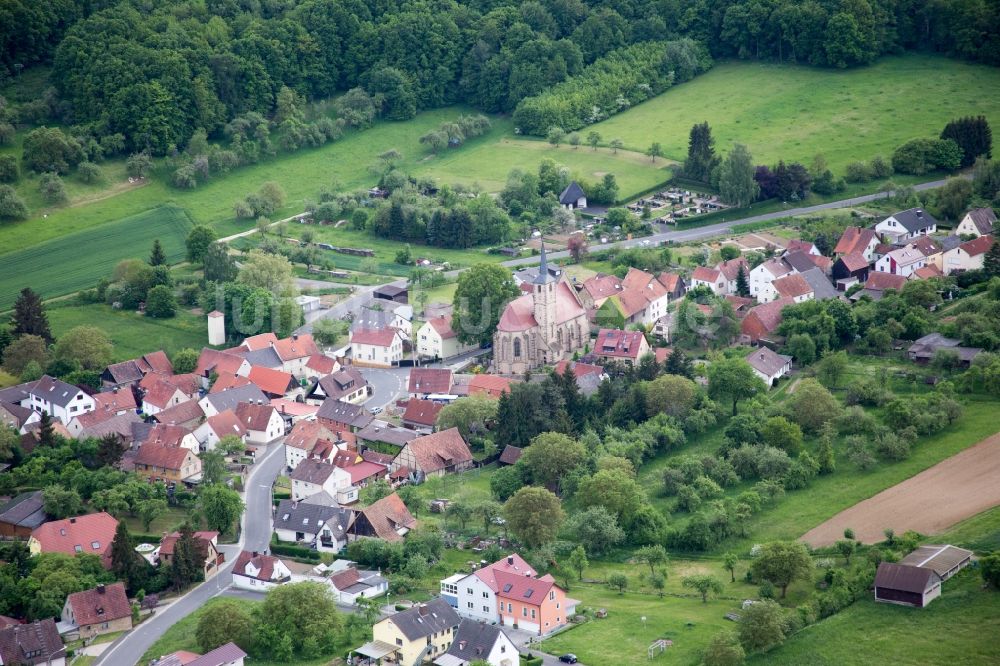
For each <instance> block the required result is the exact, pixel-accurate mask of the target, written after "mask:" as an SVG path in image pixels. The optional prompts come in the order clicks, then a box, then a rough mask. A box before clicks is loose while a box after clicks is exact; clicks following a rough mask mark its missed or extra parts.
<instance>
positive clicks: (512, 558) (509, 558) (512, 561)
mask: <svg viewBox="0 0 1000 666" xmlns="http://www.w3.org/2000/svg"><path fill="white" fill-rule="evenodd" d="M507 564H509V565H513V564H514V556H513V555H508V556H507Z"/></svg>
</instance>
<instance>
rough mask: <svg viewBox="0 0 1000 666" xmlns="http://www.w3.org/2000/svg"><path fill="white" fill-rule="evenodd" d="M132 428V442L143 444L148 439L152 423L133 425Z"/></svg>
mask: <svg viewBox="0 0 1000 666" xmlns="http://www.w3.org/2000/svg"><path fill="white" fill-rule="evenodd" d="M131 427H132V441H133V442H145V441H146V440H147V439H149V433H150V431H151V430H152V429H153V424H152V423H146V422H142V423H133V424H131Z"/></svg>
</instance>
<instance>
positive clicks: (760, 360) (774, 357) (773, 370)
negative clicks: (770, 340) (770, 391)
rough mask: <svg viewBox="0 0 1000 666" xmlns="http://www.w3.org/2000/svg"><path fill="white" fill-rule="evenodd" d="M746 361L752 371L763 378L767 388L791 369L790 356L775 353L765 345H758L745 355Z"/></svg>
mask: <svg viewBox="0 0 1000 666" xmlns="http://www.w3.org/2000/svg"><path fill="white" fill-rule="evenodd" d="M746 361H747V363H749V364H750V367H751V368H753V371H754V373H755V374H756V375H757V376H758V377H760V378H761V379H763V380H764V383H765V384H767V386H768V388H770V387H772V386H774V382H775V381H777V380H778V379H779V378H780V377H784V376H785V375H787V374H788V373H790V372H791V371H792V357H791V356H785V355H783V354H777V353H775V352H773V351H771V350H770V349H768V348H767V347H759V348H757V349H754V350H753V351H752V352H750V353H749V354H747V355H746Z"/></svg>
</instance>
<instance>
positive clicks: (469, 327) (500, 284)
mask: <svg viewBox="0 0 1000 666" xmlns="http://www.w3.org/2000/svg"><path fill="white" fill-rule="evenodd" d="M518 293H519V290H518V288H517V285H515V284H514V280H513V279H512V278H511V276H510V271H508V270H506V269H505V268H503V267H502V266H496V265H492V264H476V265H475V266H473V267H472V268H470V269H469V270H467V271H463V272H462V273H461V274H460V275H459V276H458V286H457V288H456V289H455V296H454V301H453V304H454V313H453V315H452V320H451V324H452V328H453V329H454V330H455V335H456V336H457V337H458V339H459V340H460V341H462V342H464V343H466V344H480V343H483V344H485V343H489V342H490V341H491V340H492V339H493V333H494V332H495V331H496V327H497V324H498V323H499V321H500V315H501V313H502V312H503V309H504V307H506V306H507V303H509V302H510V301H511V300H513V299H514V298H515V297H517V295H518Z"/></svg>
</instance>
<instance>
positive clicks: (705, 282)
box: [691, 266, 727, 295]
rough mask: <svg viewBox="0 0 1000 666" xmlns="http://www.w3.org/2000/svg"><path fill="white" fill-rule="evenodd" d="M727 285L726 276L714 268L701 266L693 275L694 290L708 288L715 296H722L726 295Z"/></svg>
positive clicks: (692, 286) (692, 285)
mask: <svg viewBox="0 0 1000 666" xmlns="http://www.w3.org/2000/svg"><path fill="white" fill-rule="evenodd" d="M726 284H727V282H726V278H725V276H724V275H723V274H722V273H721V272H720V271H717V270H716V269H714V268H708V267H707V266H699V267H698V268H696V269H694V273H692V274H691V288H692V289H696V288H698V287H708V288H709V289H710V290H711V291H712V293H713V294H719V295H722V294H725V293H726Z"/></svg>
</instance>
